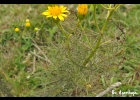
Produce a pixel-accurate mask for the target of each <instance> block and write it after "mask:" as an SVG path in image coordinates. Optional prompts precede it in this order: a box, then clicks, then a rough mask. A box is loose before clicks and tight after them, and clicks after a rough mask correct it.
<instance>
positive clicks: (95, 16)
mask: <svg viewBox="0 0 140 100" xmlns="http://www.w3.org/2000/svg"><path fill="white" fill-rule="evenodd" d="M93 6H94V21H95V25H96V27H97V29H98V31H99V32H100V28H99V26H98V24H97V19H96V4H94V5H93Z"/></svg>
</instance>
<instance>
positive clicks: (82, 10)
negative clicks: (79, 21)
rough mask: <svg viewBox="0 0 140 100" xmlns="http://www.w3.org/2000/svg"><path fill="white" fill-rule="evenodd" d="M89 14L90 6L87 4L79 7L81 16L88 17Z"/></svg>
mask: <svg viewBox="0 0 140 100" xmlns="http://www.w3.org/2000/svg"><path fill="white" fill-rule="evenodd" d="M87 12H88V5H87V4H79V5H78V13H79V14H80V15H86V14H87Z"/></svg>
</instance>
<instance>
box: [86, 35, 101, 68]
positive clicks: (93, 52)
mask: <svg viewBox="0 0 140 100" xmlns="http://www.w3.org/2000/svg"><path fill="white" fill-rule="evenodd" d="M102 37H103V34H101V36H100V37H99V38H98V42H97V44H96V46H95V48H94V49H93V50H92V51H91V53H90V55H89V57H88V58H87V59H86V60H85V61H84V64H83V65H84V66H85V65H86V64H87V63H88V62H89V60H90V59H91V58H92V57H93V56H94V54H95V52H96V51H97V49H98V48H99V46H100V42H101V38H102Z"/></svg>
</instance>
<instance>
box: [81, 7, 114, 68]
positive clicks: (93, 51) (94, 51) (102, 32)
mask: <svg viewBox="0 0 140 100" xmlns="http://www.w3.org/2000/svg"><path fill="white" fill-rule="evenodd" d="M94 7H95V6H94ZM94 10H95V9H94ZM94 12H95V11H94ZM113 12H114V10H112V11H110V13H109V15H108V17H107V19H106V21H105V24H104V26H103V28H102V30H101V31H100V33H101V36H100V37H99V38H98V41H97V44H96V46H95V48H94V49H93V50H92V51H91V53H90V55H89V56H88V58H87V59H85V61H84V63H83V65H84V66H85V65H86V64H87V63H88V62H89V61H90V59H91V58H92V57H93V56H94V54H95V53H96V51H97V49H98V48H99V47H100V42H101V39H102V37H103V34H104V31H105V28H106V26H107V23H108V21H109V19H110V17H111V15H112V14H113ZM94 20H96V18H94ZM97 28H98V27H97Z"/></svg>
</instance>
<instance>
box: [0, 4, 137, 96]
mask: <svg viewBox="0 0 140 100" xmlns="http://www.w3.org/2000/svg"><path fill="white" fill-rule="evenodd" d="M66 6H68V7H70V6H71V8H70V9H72V10H74V11H76V7H77V5H76V4H74V5H71V4H70V5H66ZM0 7H1V9H0V15H1V16H0V27H1V30H0V43H1V45H0V53H1V55H0V58H1V59H0V64H1V65H0V84H4V85H1V87H0V96H11V95H12V96H15V97H21V96H23V97H28V96H39V97H42V96H46V97H48V96H50V97H55V96H57V97H62V96H67V97H71V96H76V97H79V96H81V97H84V96H85V97H88V96H90V97H94V96H96V95H98V94H99V93H100V92H102V91H103V90H105V89H107V88H108V87H109V86H110V85H112V84H114V83H116V82H121V83H122V85H121V86H119V87H117V88H114V90H115V91H116V92H119V91H120V90H121V91H124V92H126V91H129V90H130V91H132V92H137V93H138V94H136V95H134V96H139V95H140V91H139V90H140V82H139V80H140V73H139V71H140V62H139V61H140V52H139V51H140V44H139V42H140V34H139V32H140V27H139V26H140V17H139V15H140V12H139V8H140V5H139V4H133V5H129V6H127V5H122V6H121V7H120V8H118V9H117V10H116V11H115V13H114V14H113V16H112V20H113V22H115V23H116V24H117V25H118V26H119V27H120V26H121V27H123V28H124V29H123V30H124V32H125V34H122V32H121V31H120V29H118V27H117V26H116V25H115V24H114V23H113V22H112V21H109V23H108V26H107V28H106V30H105V33H104V37H103V38H102V40H101V43H102V45H101V46H100V47H99V48H98V50H97V52H96V53H95V55H94V57H92V58H91V59H90V60H89V62H88V64H87V65H86V66H83V61H84V60H85V58H87V56H88V55H89V54H90V51H91V49H92V48H94V47H95V44H96V43H97V39H98V36H99V33H98V31H97V28H96V26H95V22H94V20H93V19H94V17H93V8H92V6H91V5H89V12H88V14H87V17H86V19H85V20H83V21H82V24H81V25H82V27H83V30H82V29H80V28H78V29H77V30H76V31H75V32H73V33H74V34H73V35H72V36H71V37H70V41H69V43H70V48H68V47H67V44H66V40H65V37H64V35H63V33H62V31H61V30H60V29H59V28H58V27H57V26H56V25H55V24H54V23H53V22H52V21H50V20H48V19H46V18H45V16H42V15H41V13H42V12H43V11H45V10H46V9H47V5H45V4H42V5H41V4H24V5H23V4H2V5H0ZM106 14H107V11H106V10H105V9H103V8H102V7H101V6H100V5H98V6H97V19H98V23H99V27H100V28H101V27H102V26H103V24H104V22H105V17H106ZM26 19H29V20H30V22H31V27H30V28H25V27H24V25H25V20H26ZM76 23H77V18H76V17H75V16H74V14H69V15H68V18H66V19H65V21H64V22H62V25H63V27H64V29H65V30H67V32H70V31H71V29H74V28H75V26H76ZM15 27H19V29H20V33H16V32H14V29H15ZM35 27H38V28H39V31H38V32H35V31H34V28H35ZM121 34H122V35H121ZM21 35H22V36H21ZM120 35H121V36H120ZM119 36H120V40H117V39H116V37H119ZM124 37H125V40H124ZM123 40H124V41H123ZM107 41H108V42H107ZM109 41H111V42H109ZM121 41H123V42H124V43H122V42H121ZM69 49H70V50H69ZM121 51H123V52H122V54H120V55H118V53H120V52H121ZM48 60H49V63H48ZM88 84H90V85H91V87H89V88H88V87H87V85H88ZM4 90H5V91H4ZM104 96H106V97H116V96H122V95H119V94H116V95H112V93H111V91H110V92H108V93H107V94H106V95H104ZM124 96H125V97H131V96H132V95H130V94H127V95H124Z"/></svg>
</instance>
